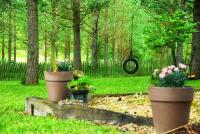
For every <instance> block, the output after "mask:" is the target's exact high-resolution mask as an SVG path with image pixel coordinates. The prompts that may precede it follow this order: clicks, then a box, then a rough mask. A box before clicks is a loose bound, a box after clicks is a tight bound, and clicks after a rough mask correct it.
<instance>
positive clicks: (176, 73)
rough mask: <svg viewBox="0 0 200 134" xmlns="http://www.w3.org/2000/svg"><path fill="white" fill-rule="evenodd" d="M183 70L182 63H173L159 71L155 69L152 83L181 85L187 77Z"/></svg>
mask: <svg viewBox="0 0 200 134" xmlns="http://www.w3.org/2000/svg"><path fill="white" fill-rule="evenodd" d="M185 71H186V65H184V64H179V67H176V66H174V65H171V66H168V67H164V68H162V70H161V71H160V70H158V69H156V70H155V71H154V73H153V81H152V83H153V84H154V85H159V86H161V87H183V86H184V84H185V81H186V79H187V77H186V72H185Z"/></svg>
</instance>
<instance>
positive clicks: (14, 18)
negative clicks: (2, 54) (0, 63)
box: [13, 13, 17, 62]
mask: <svg viewBox="0 0 200 134" xmlns="http://www.w3.org/2000/svg"><path fill="white" fill-rule="evenodd" d="M13 25H14V33H13V34H14V38H13V40H14V42H13V43H14V62H16V59H17V52H16V51H17V27H16V13H14V16H13Z"/></svg>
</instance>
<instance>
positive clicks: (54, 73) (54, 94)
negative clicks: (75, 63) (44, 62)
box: [44, 62, 73, 102]
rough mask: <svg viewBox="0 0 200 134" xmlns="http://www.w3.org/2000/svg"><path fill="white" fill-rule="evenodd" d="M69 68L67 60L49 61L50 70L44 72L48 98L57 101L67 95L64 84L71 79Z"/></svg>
mask: <svg viewBox="0 0 200 134" xmlns="http://www.w3.org/2000/svg"><path fill="white" fill-rule="evenodd" d="M71 70H72V67H71V64H70V63H69V62H58V63H55V64H54V63H53V64H52V63H51V68H50V70H48V71H46V72H45V74H44V75H45V80H46V86H47V93H48V99H49V100H51V101H56V102H58V101H60V100H64V99H66V98H67V97H68V95H69V94H68V92H67V90H66V84H67V82H69V81H70V80H72V79H73V75H72V72H71Z"/></svg>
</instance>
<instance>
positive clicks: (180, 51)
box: [176, 42, 183, 64]
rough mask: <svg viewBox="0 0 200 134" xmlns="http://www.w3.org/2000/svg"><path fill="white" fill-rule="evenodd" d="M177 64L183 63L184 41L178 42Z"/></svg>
mask: <svg viewBox="0 0 200 134" xmlns="http://www.w3.org/2000/svg"><path fill="white" fill-rule="evenodd" d="M176 57H177V60H176V61H177V64H178V63H183V42H178V43H177V56H176Z"/></svg>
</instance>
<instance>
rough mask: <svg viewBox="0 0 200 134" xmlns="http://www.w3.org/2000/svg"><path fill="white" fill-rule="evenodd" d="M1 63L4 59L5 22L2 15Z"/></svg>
mask: <svg viewBox="0 0 200 134" xmlns="http://www.w3.org/2000/svg"><path fill="white" fill-rule="evenodd" d="M1 54H2V55H1V57H2V61H4V59H5V20H4V14H3V13H2V48H1Z"/></svg>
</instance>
